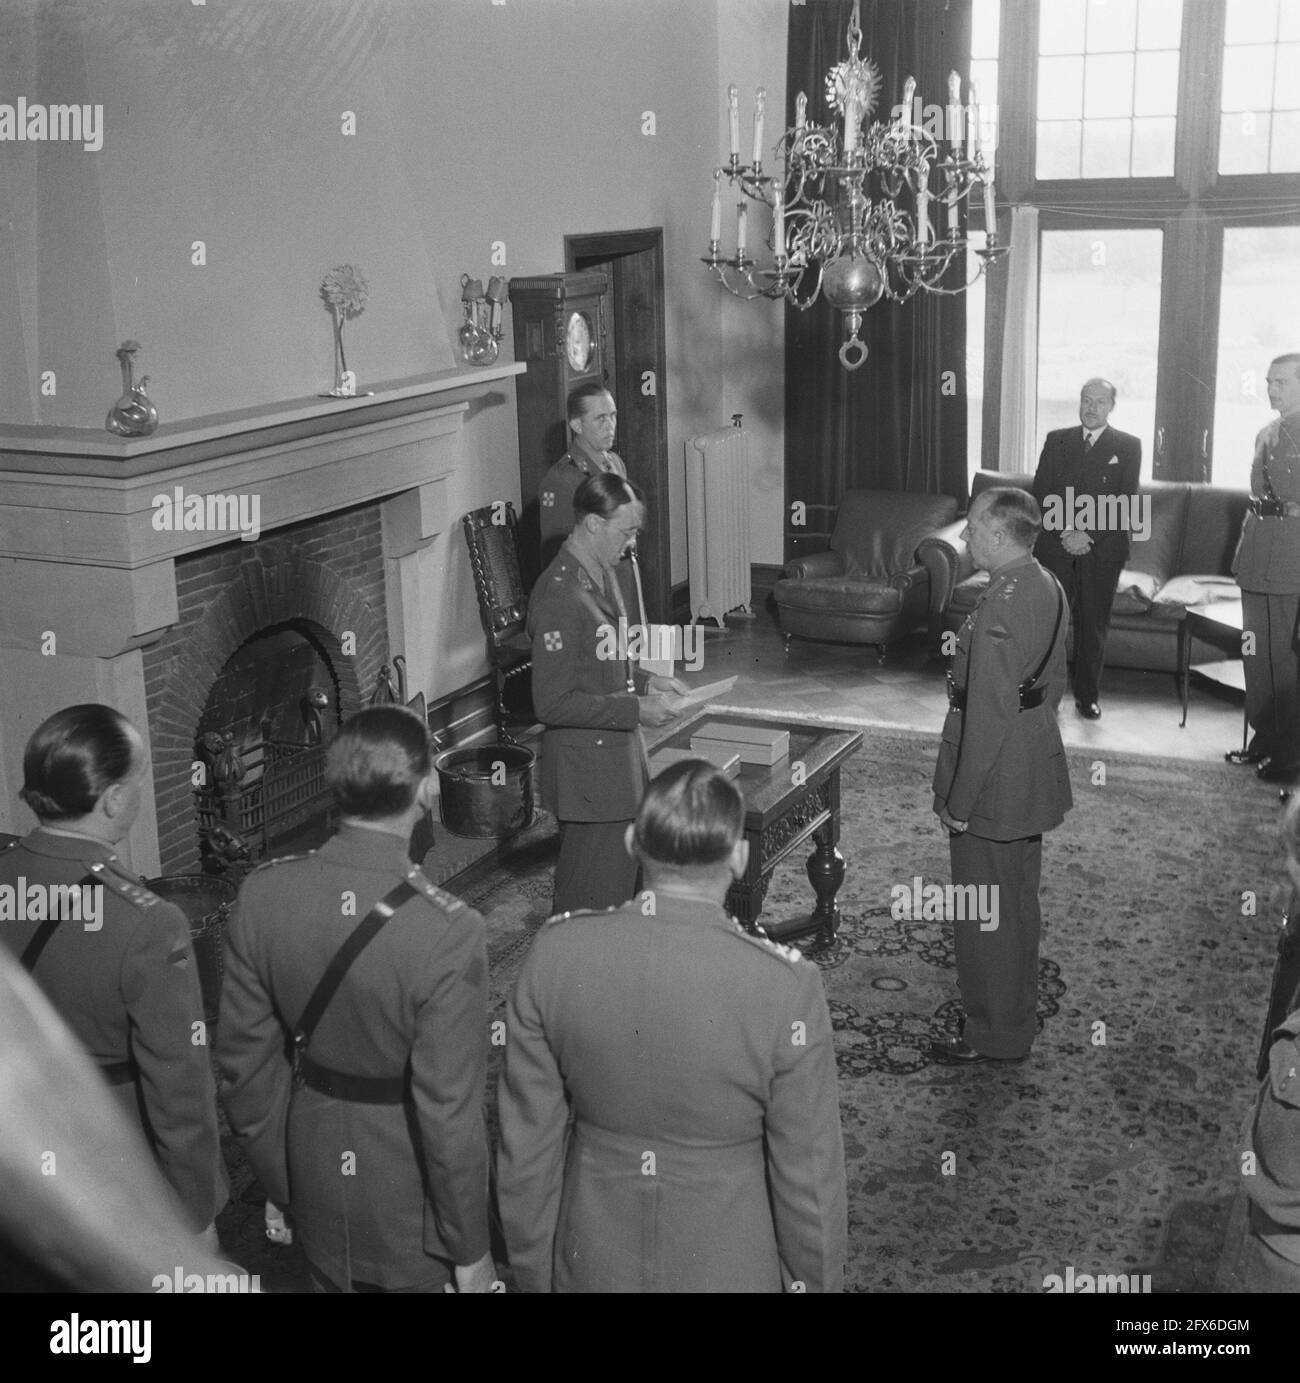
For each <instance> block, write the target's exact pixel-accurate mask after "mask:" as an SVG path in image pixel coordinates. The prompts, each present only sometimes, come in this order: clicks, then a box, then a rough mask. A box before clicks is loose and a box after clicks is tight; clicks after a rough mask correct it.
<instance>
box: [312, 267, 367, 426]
mask: <svg viewBox="0 0 1300 1383" xmlns="http://www.w3.org/2000/svg"><path fill="white" fill-rule="evenodd" d="M320 295H321V297H322V298H323V299H324V300H325V306H326V307H327V308H329V311H330V315H331V317H332V318H333V321H334V387H333V389H330V390H328V391H327V392H326V393H324V394H322V395H321V397H322V398H329V399H354V398H364V397H366V396H368V395H370V394H372V393H373V392H374V390H373V389H363V390H360V391H358V389H357V377H356V375H355V374H353V373H352V371H351V370H349V369H348V358H347V356H346V355H345V354H344V352H343V323H344V322H350V321H351V320H352V319H353V318H354V317H360V316H361V314H362V312H364V311H365V307H366V299H367V298H368V297H369V295H370V287H369V285H368V284H367V283H366V280H365V276H364V275H363V274H362V272H361V270H360V269H358V268H357V266H356V265H355V264H340V265H339V266H338V267H337V268H336V269H331V270H330V271H329V273H328V274H326V275H325V277H324V279H322V281H321V286H320Z"/></svg>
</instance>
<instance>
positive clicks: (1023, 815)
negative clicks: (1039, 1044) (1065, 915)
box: [932, 488, 1073, 1065]
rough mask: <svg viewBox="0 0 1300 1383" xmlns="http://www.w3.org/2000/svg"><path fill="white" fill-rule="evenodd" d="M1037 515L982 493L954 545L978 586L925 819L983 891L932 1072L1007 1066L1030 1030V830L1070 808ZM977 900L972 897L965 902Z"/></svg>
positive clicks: (1035, 912)
mask: <svg viewBox="0 0 1300 1383" xmlns="http://www.w3.org/2000/svg"><path fill="white" fill-rule="evenodd" d="M1039 522H1040V520H1039V514H1038V506H1037V504H1035V503H1034V501H1033V499H1032V498H1031V497H1030V496H1029V495H1027V494H1026V493H1025V492H1024V491H1023V490H1018V489H1012V488H996V489H991V490H985V491H984V492H983V493H982V494H981V495H980V496H979V497H978V498H977V499H976V500H975V501H974V502H973V503H972V504H971V507H970V513H969V515H968V516H967V524H966V533H965V535H964V536H965V537H966V540H967V542H968V543H969V545H970V552H971V556H972V558H973V559H974V561H975V565H976V567H980V568H983V569H984V570H986V571H987V572H988V573H989V584H988V586H987V587H986V588H985V590H984V593H983V595H981V596H980V599H979V603H978V604H977V605H976V606H975V608H974V610H972V611H971V613H970V614H969V615H967V617H966V621H965V623H964V624H963V625H962V627H961V632H960V633H959V634H958V636H957V649H956V652H955V654H954V656H953V665H952V671H951V673H950V683H949V710H948V715H947V718H946V719H945V720H944V723H943V742H942V744H941V745H940V746H939V762H938V765H937V766H936V768H935V773H934V809H935V811H936V812H937V813H938V815H939V820H940V821H941V822H942V823H943V825H944V826H946V827H947V828H948V831H949V837H948V842H949V854H950V857H951V861H952V881H953V883H954V884H956V885H959V886H964V885H974V886H975V887H976V888H980V887H989V886H992V887H995V888H996V889H997V893H996V894H994V895H992V896H993V897H995V898H996V900H997V906H996V910H995V913H994V916H993V918H992V921H993V925H992V926H991V927H990V926H987V925H986V924H985V923H982V922H976V921H975V920H972V919H967V920H957V921H956V922H955V923H954V927H953V943H954V949H955V951H956V956H957V982H958V985H959V986H960V988H961V997H962V1006H963V1008H964V1009H965V1011H966V1022H965V1026H964V1028H963V1031H962V1035H961V1036H960V1037H956V1038H947V1039H944V1040H942V1041H938V1042H935V1043H934V1044H932V1052H933V1055H934V1056H935V1058H936V1059H937V1060H939V1061H942V1062H944V1063H946V1064H953V1065H966V1064H970V1063H974V1062H979V1061H990V1060H992V1061H1020V1060H1022V1059H1023V1058H1024V1057H1026V1056H1027V1055H1028V1054H1029V1048H1030V1045H1031V1044H1032V1042H1033V1040H1034V1032H1035V1028H1036V1021H1035V1005H1036V1002H1037V995H1038V937H1039V931H1040V929H1041V924H1042V917H1041V913H1040V911H1039V902H1038V887H1039V879H1040V876H1041V874H1042V864H1043V832H1044V831H1050V830H1052V829H1053V828H1054V827H1056V826H1059V825H1060V824H1061V822H1062V821H1063V820H1064V818H1065V813H1066V812H1067V811H1068V810H1069V809H1070V807H1071V805H1072V804H1073V798H1072V797H1071V794H1070V775H1069V770H1068V768H1067V766H1066V762H1065V750H1064V748H1063V746H1062V744H1061V732H1060V728H1059V727H1058V725H1057V723H1056V708H1057V706H1058V705H1059V704H1060V700H1061V696H1062V694H1063V693H1064V691H1065V613H1066V611H1065V595H1064V592H1063V591H1062V590H1061V587H1060V584H1059V583H1058V582H1057V581H1056V580H1055V578H1054V577H1053V576H1052V575H1051V573H1050V572H1047V571H1044V570H1043V568H1042V567H1040V566H1039V565H1038V563H1037V562H1036V561H1035V560H1034V558H1033V557H1032V555H1031V554H1032V551H1033V547H1034V539H1035V538H1036V537H1037V535H1038V525H1039ZM976 896H979V895H976Z"/></svg>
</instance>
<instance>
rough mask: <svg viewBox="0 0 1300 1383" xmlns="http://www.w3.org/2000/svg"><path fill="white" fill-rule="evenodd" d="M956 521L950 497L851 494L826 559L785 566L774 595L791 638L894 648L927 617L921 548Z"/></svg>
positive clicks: (813, 556)
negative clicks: (928, 538)
mask: <svg viewBox="0 0 1300 1383" xmlns="http://www.w3.org/2000/svg"><path fill="white" fill-rule="evenodd" d="M956 515H957V501H956V500H955V499H953V498H952V496H951V495H916V494H911V493H904V492H901V491H895V490H848V491H846V492H845V494H844V497H843V498H842V499H841V500H840V507H839V511H838V513H837V514H836V518H835V531H834V532H833V533H832V534H831V540H830V548H829V550H828V551H826V552H813V553H809V554H807V555H806V556H803V557H796V558H794V559H793V560H792V561H790V562H787V563H786V565H785V569H784V571H783V573H782V576H781V579H780V580H779V581H777V583H776V588H775V590H774V592H773V595H774V596H775V598H776V604H777V612H778V616H779V620H780V625H781V632H782V633H783V634H784V636H785V642H786V648H787V650H788V649H789V647H790V640H791V639H792V638H795V637H798V638H804V639H824V640H830V641H833V642H837V643H856V644H874V645H876V646H877V647H878V648H879V649H880V658H881V659H882V660H883V659H884V656H885V652H886V649H887V647H888V645H889V644H890V643H891V642H893V641H895V640H897V639H898V638H899V637H900V636H901V635H903V634H905V633H907V632H908V631H909V630H911V629H914V628H916V627H917V626H918V625H921V624H924V623H925V622H926V620H927V618H928V616H929V608H930V578H929V573H928V572H927V571H926V569H925V568H924V567H923V566H922V565H921V564H920V563H919V562H918V561H917V560H916V548H917V544H918V543H919V542H920V541H921V539H922V538H924V537H925V536H926V535H927V534H930V533H933V532H934V531H935V529H937V528H941V527H942V526H943V525H945V524H947V523H950V522H951V521H952V520H953V519H954V518H955V517H956Z"/></svg>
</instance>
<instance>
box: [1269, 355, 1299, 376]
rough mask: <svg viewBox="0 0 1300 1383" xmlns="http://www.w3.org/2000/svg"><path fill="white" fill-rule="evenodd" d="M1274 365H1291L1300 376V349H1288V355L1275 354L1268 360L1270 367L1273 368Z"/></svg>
mask: <svg viewBox="0 0 1300 1383" xmlns="http://www.w3.org/2000/svg"><path fill="white" fill-rule="evenodd" d="M1274 365H1290V366H1291V369H1292V372H1293V373H1294V374H1295V375H1296V376H1297V377H1300V351H1288V352H1287V353H1286V355H1275V356H1274V357H1273V359H1272V360H1270V361H1269V362H1268V368H1269V369H1270V370H1271V369H1272V368H1273V366H1274Z"/></svg>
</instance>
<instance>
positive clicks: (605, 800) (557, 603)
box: [528, 543, 647, 821]
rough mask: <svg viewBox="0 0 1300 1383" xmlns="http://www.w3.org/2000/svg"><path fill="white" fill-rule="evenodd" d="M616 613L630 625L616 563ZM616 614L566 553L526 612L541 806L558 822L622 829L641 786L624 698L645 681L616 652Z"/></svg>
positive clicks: (636, 734)
mask: <svg viewBox="0 0 1300 1383" xmlns="http://www.w3.org/2000/svg"><path fill="white" fill-rule="evenodd" d="M615 579H616V580H619V581H621V582H622V583H623V585H622V589H623V594H624V608H625V609H626V610H627V611H628V612H629V614H628V618H629V619H633V620H634V619H636V618H637V616H636V614H635V611H636V609H637V604H636V595H635V592H634V590H633V587H632V577H631V574H630V570H629V563H626V562H620V563H619V564H618V567H617V568H616V569H615ZM618 629H619V609H618V605H617V603H616V602H615V601H614V600H612V599H611V598H610V596H609V594H608V593H607V592H606V591H605V590H603V589H602V588H601V587H600V586H598V585H597V584H596V582H595V580H594V579H593V577H592V576H591V574H590V573H589V572H588V571H587V569H586V568H585V567H584V566H583V565H582V563H581V562H580V561H579V560H578V557H577V554H576V553H575V552H574V551H573V548H572V546H571V545H570V544H568V543H565V545H564V546H563V547H562V548H561V549H560V553H559V556H557V557H556V559H555V560H554V561H553V562H552V563H551V565H550V566H549V567H547V569H546V570H545V571H544V572H543V573H542V575H541V577H540V578H539V580H538V582H537V585H536V586H534V587H533V594H532V599H531V600H530V602H529V606H528V632H529V635H530V636H531V638H532V641H533V705H534V707H535V708H536V710H537V714H538V716H539V717H540V718H541V720H542V722H543V724H544V725H545V726H546V732H545V734H544V735H543V736H542V774H541V779H542V801H543V803H544V804H545V805H546V807H547V808H548V809H549V810H550V811H552V812H554V813H555V815H556V816H557V817H558V818H559V819H560V820H561V821H631V820H632V819H633V818H634V817H635V816H636V812H637V807H638V806H639V805H640V803H641V796H642V793H643V792H644V791H645V786H646V782H647V776H646V768H645V750H644V746H643V744H642V740H641V732H640V729H639V728H638V727H639V724H640V706H639V703H638V701H637V698H636V693H633V692H629V691H628V689H627V683H628V677H629V676H632V677H633V679H634V681H635V683H636V686H637V688H638V690H639V691H641V692H644V691H645V688H646V678H645V675H644V674H643V673H641V672H640V671H639V670H638V671H636V672H630V671H629V668H630V665H629V663H628V662H627V661H626V660H625V659H621V658H617V657H607V656H601V655H602V653H608V652H610V651H611V650H613V651H618V650H617V648H616V642H617V634H618Z"/></svg>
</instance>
